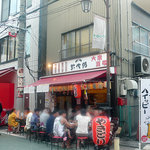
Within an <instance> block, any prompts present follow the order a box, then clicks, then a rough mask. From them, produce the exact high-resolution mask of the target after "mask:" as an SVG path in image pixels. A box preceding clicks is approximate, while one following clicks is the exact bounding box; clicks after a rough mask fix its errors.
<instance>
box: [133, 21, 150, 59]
mask: <svg viewBox="0 0 150 150" xmlns="http://www.w3.org/2000/svg"><path fill="white" fill-rule="evenodd" d="M149 35H150V31H148V30H145V29H144V28H142V27H140V26H138V25H136V24H133V28H132V38H133V51H134V52H137V53H139V54H144V55H146V56H149V55H150V48H149V45H150V43H149V42H150V40H149Z"/></svg>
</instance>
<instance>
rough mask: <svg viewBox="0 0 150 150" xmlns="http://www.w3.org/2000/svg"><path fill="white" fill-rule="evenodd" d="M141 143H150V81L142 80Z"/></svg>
mask: <svg viewBox="0 0 150 150" xmlns="http://www.w3.org/2000/svg"><path fill="white" fill-rule="evenodd" d="M140 95H141V142H142V143H150V79H141V90H140Z"/></svg>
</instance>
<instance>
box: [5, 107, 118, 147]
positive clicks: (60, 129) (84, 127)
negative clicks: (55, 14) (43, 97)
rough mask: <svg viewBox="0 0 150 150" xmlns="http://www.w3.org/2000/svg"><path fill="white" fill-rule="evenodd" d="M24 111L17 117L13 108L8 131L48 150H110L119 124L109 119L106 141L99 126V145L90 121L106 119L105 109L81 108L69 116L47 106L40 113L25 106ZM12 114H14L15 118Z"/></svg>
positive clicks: (113, 119) (115, 119) (114, 119)
mask: <svg viewBox="0 0 150 150" xmlns="http://www.w3.org/2000/svg"><path fill="white" fill-rule="evenodd" d="M24 114H25V115H24V117H22V118H17V113H16V111H15V109H13V110H12V112H11V113H10V115H9V117H8V130H7V133H8V134H11V133H15V134H19V135H21V136H24V137H25V138H26V140H29V141H30V142H37V143H45V144H46V145H47V146H49V147H50V149H51V150H53V149H58V150H59V149H70V148H73V149H87V150H89V149H90V148H91V147H93V149H97V150H98V149H104V150H109V148H110V146H111V145H112V143H113V139H114V137H115V135H116V134H115V133H116V131H117V129H118V123H119V121H118V119H117V118H112V119H111V122H110V131H109V132H110V133H109V134H108V135H109V137H108V138H109V141H108V142H107V143H105V142H106V139H103V138H104V137H103V136H105V135H104V133H103V129H102V128H101V127H100V129H101V131H99V136H100V137H101V138H102V139H103V141H100V145H98V144H95V142H94V138H95V137H94V132H95V131H97V129H94V125H92V124H93V122H94V120H95V118H96V117H98V116H99V117H104V116H105V117H106V118H108V120H109V117H108V116H107V114H106V112H104V111H102V110H98V109H95V110H91V109H89V110H86V109H81V110H78V111H72V114H71V115H70V116H68V115H67V113H66V112H65V111H64V110H61V111H57V110H54V111H53V112H52V113H49V111H48V109H45V110H43V111H42V112H41V113H40V111H39V110H38V109H35V110H34V113H32V112H31V111H30V110H29V109H28V108H27V109H26V110H25V112H24ZM11 116H13V117H14V120H13V119H12V118H11ZM12 122H13V123H12ZM13 124H14V125H16V124H17V126H13ZM94 130H95V131H94ZM107 140H108V139H107ZM97 142H98V140H97Z"/></svg>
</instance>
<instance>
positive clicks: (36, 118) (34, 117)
mask: <svg viewBox="0 0 150 150" xmlns="http://www.w3.org/2000/svg"><path fill="white" fill-rule="evenodd" d="M39 126H40V122H39V109H34V113H33V115H32V117H31V130H32V131H37V130H38V128H39Z"/></svg>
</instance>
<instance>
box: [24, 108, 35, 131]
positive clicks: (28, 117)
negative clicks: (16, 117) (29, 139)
mask: <svg viewBox="0 0 150 150" xmlns="http://www.w3.org/2000/svg"><path fill="white" fill-rule="evenodd" d="M26 112H27V117H26V126H25V127H26V129H27V130H29V129H30V128H31V118H32V115H33V113H32V112H30V109H29V108H26Z"/></svg>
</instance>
